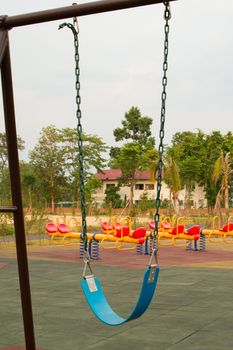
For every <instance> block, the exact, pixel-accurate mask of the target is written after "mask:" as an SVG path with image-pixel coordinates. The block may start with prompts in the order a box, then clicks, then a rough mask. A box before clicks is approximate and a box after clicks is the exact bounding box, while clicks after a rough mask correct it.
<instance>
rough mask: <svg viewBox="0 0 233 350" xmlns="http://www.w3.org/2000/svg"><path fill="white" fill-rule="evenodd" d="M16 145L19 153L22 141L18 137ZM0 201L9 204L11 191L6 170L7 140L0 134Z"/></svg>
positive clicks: (4, 135) (22, 144) (22, 147)
mask: <svg viewBox="0 0 233 350" xmlns="http://www.w3.org/2000/svg"><path fill="white" fill-rule="evenodd" d="M17 144H18V149H19V151H23V150H24V141H23V139H22V138H21V137H20V136H17ZM0 200H1V203H2V205H3V202H5V204H6V203H10V200H11V189H10V179H9V170H8V153H7V140H6V134H5V133H0Z"/></svg>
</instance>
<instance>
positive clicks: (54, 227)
mask: <svg viewBox="0 0 233 350" xmlns="http://www.w3.org/2000/svg"><path fill="white" fill-rule="evenodd" d="M45 229H46V231H47V233H48V234H49V235H51V234H54V233H56V232H57V225H55V224H54V223H53V222H49V223H48V224H46V225H45Z"/></svg>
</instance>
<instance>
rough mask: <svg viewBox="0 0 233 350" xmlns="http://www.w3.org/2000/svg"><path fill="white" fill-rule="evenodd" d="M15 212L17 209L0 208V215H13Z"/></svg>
mask: <svg viewBox="0 0 233 350" xmlns="http://www.w3.org/2000/svg"><path fill="white" fill-rule="evenodd" d="M17 210H18V209H17V207H0V213H14V212H15V211H17Z"/></svg>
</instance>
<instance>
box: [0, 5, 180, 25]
mask: <svg viewBox="0 0 233 350" xmlns="http://www.w3.org/2000/svg"><path fill="white" fill-rule="evenodd" d="M170 1H175V0H170ZM162 2H163V0H102V1H95V2H89V3H85V4H80V5H75V6H74V5H72V6H67V7H61V8H55V9H51V10H45V11H38V12H31V13H27V14H22V15H17V16H9V17H8V16H1V17H0V28H4V29H11V28H13V27H20V26H26V25H30V24H37V23H42V22H49V21H55V20H60V19H64V18H71V17H75V16H77V17H79V16H86V15H92V14H95V13H102V12H109V11H116V10H123V9H127V8H133V7H139V6H146V5H153V4H159V3H162Z"/></svg>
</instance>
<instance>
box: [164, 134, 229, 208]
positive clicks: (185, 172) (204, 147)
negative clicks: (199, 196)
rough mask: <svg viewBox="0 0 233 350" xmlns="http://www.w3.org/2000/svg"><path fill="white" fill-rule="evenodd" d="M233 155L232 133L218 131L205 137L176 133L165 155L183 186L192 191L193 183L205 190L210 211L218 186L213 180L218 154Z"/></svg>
mask: <svg viewBox="0 0 233 350" xmlns="http://www.w3.org/2000/svg"><path fill="white" fill-rule="evenodd" d="M222 151H224V153H225V154H226V153H227V152H230V153H231V154H233V134H232V132H228V133H227V134H226V135H222V134H221V133H220V132H219V131H212V132H211V133H210V134H204V133H203V132H202V131H201V130H198V131H197V132H196V133H194V132H190V131H186V132H179V133H176V134H175V135H174V136H173V138H172V145H171V147H169V149H168V154H169V155H171V156H172V158H173V159H175V161H176V162H177V164H178V166H179V168H180V176H181V181H182V184H183V185H185V186H186V188H187V190H188V191H191V189H192V188H193V186H194V184H195V183H198V184H199V185H200V186H203V187H204V190H205V193H206V199H207V201H208V206H209V208H213V206H214V203H215V199H216V195H217V193H218V192H219V190H220V183H219V182H214V181H213V176H212V175H213V171H214V167H215V163H216V161H217V159H218V158H219V156H220V154H221V152H222Z"/></svg>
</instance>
